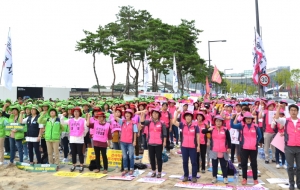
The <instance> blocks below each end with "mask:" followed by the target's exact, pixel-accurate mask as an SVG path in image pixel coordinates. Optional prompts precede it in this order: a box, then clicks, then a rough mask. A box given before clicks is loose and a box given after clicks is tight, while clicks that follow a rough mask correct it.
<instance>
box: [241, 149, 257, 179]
mask: <svg viewBox="0 0 300 190" xmlns="http://www.w3.org/2000/svg"><path fill="white" fill-rule="evenodd" d="M249 156H250V161H251V168H252V172H253V180H257V149H256V150H246V149H243V148H242V150H241V165H242V172H243V178H245V179H247V169H248V158H249Z"/></svg>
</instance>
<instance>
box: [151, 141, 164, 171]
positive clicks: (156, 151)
mask: <svg viewBox="0 0 300 190" xmlns="http://www.w3.org/2000/svg"><path fill="white" fill-rule="evenodd" d="M148 149H149V156H150V164H151V169H152V171H156V161H157V171H158V172H159V173H160V172H161V171H162V150H163V146H162V145H157V146H152V145H149V146H148Z"/></svg>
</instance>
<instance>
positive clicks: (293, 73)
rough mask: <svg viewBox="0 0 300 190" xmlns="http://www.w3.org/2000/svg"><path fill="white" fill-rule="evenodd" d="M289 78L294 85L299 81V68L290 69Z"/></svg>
mask: <svg viewBox="0 0 300 190" xmlns="http://www.w3.org/2000/svg"><path fill="white" fill-rule="evenodd" d="M291 80H292V82H293V84H294V85H296V84H298V83H299V82H300V69H293V70H291Z"/></svg>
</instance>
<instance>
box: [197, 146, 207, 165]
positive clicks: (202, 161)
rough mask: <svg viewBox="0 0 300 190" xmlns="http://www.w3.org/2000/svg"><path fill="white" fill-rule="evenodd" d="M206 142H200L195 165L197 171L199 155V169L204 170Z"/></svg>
mask: <svg viewBox="0 0 300 190" xmlns="http://www.w3.org/2000/svg"><path fill="white" fill-rule="evenodd" d="M206 149H207V145H206V144H200V152H197V166H198V171H199V170H200V156H201V170H205V162H206V158H205V157H206Z"/></svg>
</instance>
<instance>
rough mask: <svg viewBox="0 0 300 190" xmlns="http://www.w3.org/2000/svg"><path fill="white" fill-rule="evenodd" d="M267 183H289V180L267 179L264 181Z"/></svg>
mask: <svg viewBox="0 0 300 190" xmlns="http://www.w3.org/2000/svg"><path fill="white" fill-rule="evenodd" d="M266 180H267V181H268V182H269V183H271V184H273V183H284V184H285V183H289V179H284V178H268V179H266Z"/></svg>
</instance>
